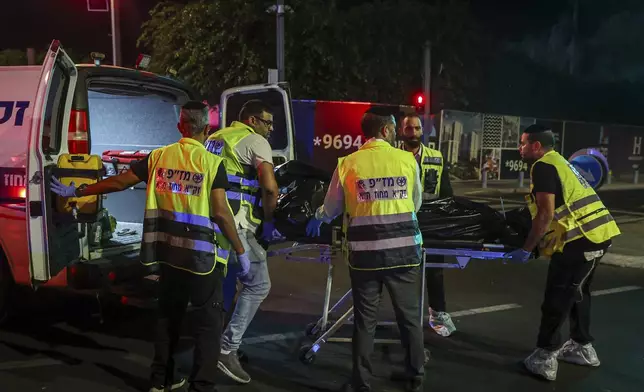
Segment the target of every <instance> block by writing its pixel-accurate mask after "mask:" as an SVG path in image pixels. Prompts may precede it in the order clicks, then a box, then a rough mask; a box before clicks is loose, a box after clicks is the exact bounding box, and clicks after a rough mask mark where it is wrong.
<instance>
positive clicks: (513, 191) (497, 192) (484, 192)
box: [463, 185, 644, 196]
mask: <svg viewBox="0 0 644 392" xmlns="http://www.w3.org/2000/svg"><path fill="white" fill-rule="evenodd" d="M632 190H644V186H643V185H620V186H617V187H614V188H613V187H611V188H601V189H600V190H599V191H597V193H599V194H602V193H604V192H620V191H632ZM528 192H530V188H527V187H524V188H507V189H503V188H481V189H476V190H472V191H467V192H464V193H463V195H464V196H503V195H517V194H521V195H525V194H527V193H528Z"/></svg>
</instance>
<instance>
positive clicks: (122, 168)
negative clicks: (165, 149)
mask: <svg viewBox="0 0 644 392" xmlns="http://www.w3.org/2000/svg"><path fill="white" fill-rule="evenodd" d="M150 151H151V150H137V151H126V150H107V151H103V155H102V157H101V159H102V161H103V166H105V170H106V171H107V175H108V176H114V175H116V174H120V173H123V172H126V171H128V170H130V165H131V164H132V163H134V162H138V161H140V160H141V159H144V158H145V157H147V156H148V154H150Z"/></svg>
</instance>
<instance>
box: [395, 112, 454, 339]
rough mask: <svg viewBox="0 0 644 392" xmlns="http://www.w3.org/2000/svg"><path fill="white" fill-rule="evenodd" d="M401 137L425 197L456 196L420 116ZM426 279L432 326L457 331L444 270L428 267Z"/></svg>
mask: <svg viewBox="0 0 644 392" xmlns="http://www.w3.org/2000/svg"><path fill="white" fill-rule="evenodd" d="M400 137H401V139H402V140H403V149H405V150H406V151H409V152H411V153H412V154H414V158H416V162H417V163H418V167H419V168H420V185H421V187H422V188H423V200H436V199H438V198H444V197H451V196H454V192H453V191H452V184H451V183H450V181H449V171H448V170H447V166H446V165H445V163H444V161H443V155H442V154H441V152H440V151H438V150H434V149H432V148H429V147H426V146H424V145H423V143H422V137H423V125H422V122H421V121H420V116H419V115H417V114H409V115H407V116H405V117H404V118H403V120H402V123H401V124H400ZM427 261H428V262H436V263H440V262H443V261H444V257H441V256H435V257H432V258H428V259H427ZM425 279H426V282H427V297H428V299H429V312H428V313H429V325H430V327H432V329H433V330H434V331H435V332H436V333H437V334H439V335H441V336H450V335H451V334H452V333H453V332H454V331H456V326H455V325H454V322H453V321H452V318H451V317H450V315H449V313H447V305H446V303H445V279H444V277H443V269H442V268H426V269H425Z"/></svg>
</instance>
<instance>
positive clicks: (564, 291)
mask: <svg viewBox="0 0 644 392" xmlns="http://www.w3.org/2000/svg"><path fill="white" fill-rule="evenodd" d="M600 260H601V257H598V258H595V259H592V260H586V257H585V256H584V253H583V252H568V253H560V252H557V253H555V254H553V255H552V257H551V260H550V266H549V267H548V278H547V281H546V291H545V295H544V298H543V304H542V305H541V325H540V327H539V337H538V338H537V347H539V348H543V349H546V350H549V351H555V350H558V349H559V348H560V347H561V346H562V344H563V342H562V339H561V326H562V325H563V323H564V322H565V321H566V318H568V317H570V338H571V339H573V340H574V341H575V342H577V343H580V344H587V343H591V342H592V341H593V337H592V336H591V335H590V285H591V283H592V281H593V275H594V274H595V268H596V267H597V264H599V261H600Z"/></svg>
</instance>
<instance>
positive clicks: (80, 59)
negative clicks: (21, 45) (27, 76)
mask: <svg viewBox="0 0 644 392" xmlns="http://www.w3.org/2000/svg"><path fill="white" fill-rule="evenodd" d="M65 53H67V55H68V56H69V57H70V58H71V59H72V61H74V62H75V63H88V62H91V59H90V56H89V53H88V54H86V55H81V54H80V53H78V52H77V51H75V50H73V49H68V48H65ZM46 54H47V51H46V50H39V51H36V58H35V60H36V65H40V64H42V63H43V61H44V60H45V55H46ZM15 65H27V51H26V50H20V49H5V50H2V51H0V66H15Z"/></svg>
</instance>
